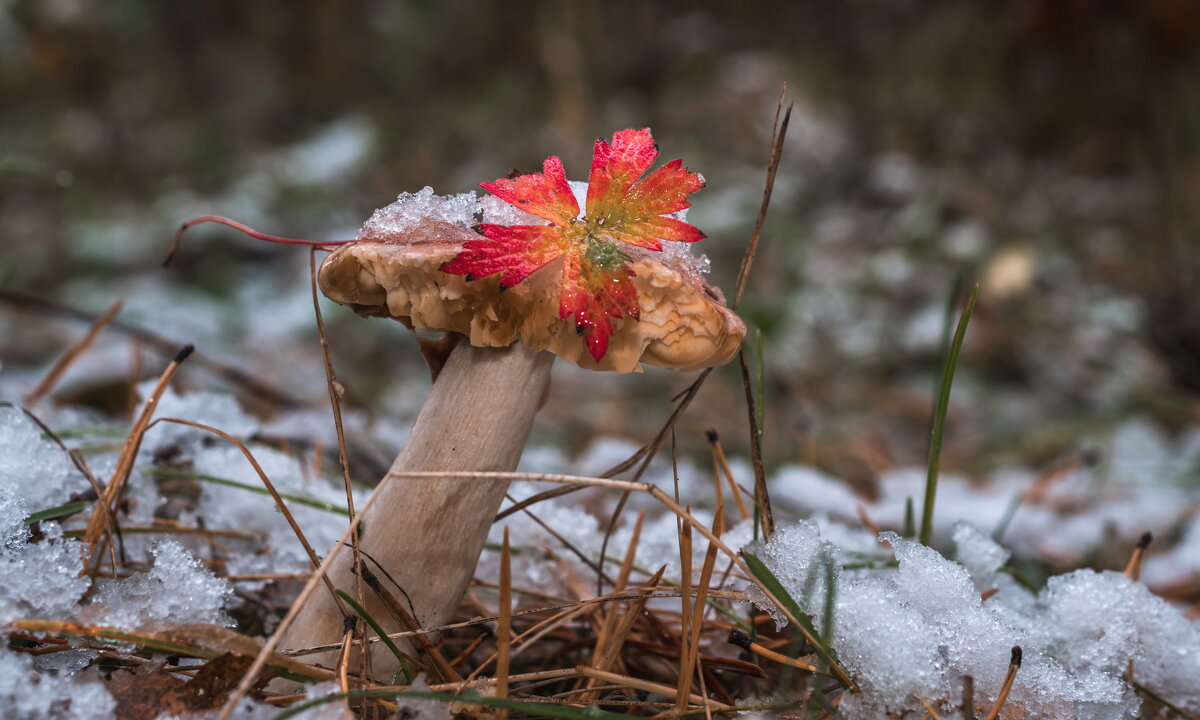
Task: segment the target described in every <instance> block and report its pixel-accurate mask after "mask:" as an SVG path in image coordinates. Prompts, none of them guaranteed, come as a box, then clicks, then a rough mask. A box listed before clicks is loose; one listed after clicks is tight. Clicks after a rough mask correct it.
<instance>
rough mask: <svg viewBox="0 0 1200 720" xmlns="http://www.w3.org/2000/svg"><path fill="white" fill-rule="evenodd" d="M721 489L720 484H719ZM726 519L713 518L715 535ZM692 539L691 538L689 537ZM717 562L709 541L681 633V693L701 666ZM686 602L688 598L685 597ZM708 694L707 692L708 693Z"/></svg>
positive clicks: (715, 553)
mask: <svg viewBox="0 0 1200 720" xmlns="http://www.w3.org/2000/svg"><path fill="white" fill-rule="evenodd" d="M718 491H719V486H718ZM724 524H725V522H724V520H723V519H722V517H721V515H720V514H717V515H716V516H715V517H714V518H713V535H715V536H716V537H720V536H721V533H722V532H723V531H724ZM689 540H690V538H689ZM716 562H717V547H716V545H714V544H713V543H712V541H709V543H708V549H707V550H706V551H705V553H704V564H703V565H702V566H701V568H700V583H699V585H697V586H696V599H695V603H694V604H693V606H692V609H691V612H690V613H689V622H690V627H688V626H687V625H685V626H684V628H683V631H682V632H681V633H680V634H681V635H682V636H685V637H686V638H687V640H686V643H685V644H684V647H685V648H687V652H686V653H684V657H683V658H681V660H682V662H681V663H680V668H679V687H680V688H681V694H682V693H686V692H689V691H690V690H691V682H692V677H693V675H695V674H696V673H697V669H698V667H699V656H700V632H701V631H702V630H703V629H704V610H705V607H706V606H705V603H706V602H707V601H708V586H709V583H710V582H711V581H712V574H713V568H714V566H715V565H716ZM684 602H685V603H686V602H687V600H686V598H685V599H684ZM700 682H701V683H703V682H704V676H703V674H702V673H701V674H700ZM706 694H707V693H706ZM676 707H678V698H676Z"/></svg>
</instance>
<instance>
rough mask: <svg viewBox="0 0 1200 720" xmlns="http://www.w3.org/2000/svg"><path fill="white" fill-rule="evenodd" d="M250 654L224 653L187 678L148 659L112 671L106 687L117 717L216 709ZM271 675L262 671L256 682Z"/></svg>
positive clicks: (127, 719)
mask: <svg viewBox="0 0 1200 720" xmlns="http://www.w3.org/2000/svg"><path fill="white" fill-rule="evenodd" d="M252 662H253V658H249V657H246V656H244V655H234V654H233V653H225V654H224V655H221V656H220V657H217V658H215V659H213V660H211V661H209V662H208V663H207V664H205V666H204V667H202V668H201V669H200V670H199V671H197V673H196V675H195V677H193V678H192V679H191V680H190V681H185V680H182V679H180V678H178V677H176V676H174V675H171V674H170V673H171V669H169V668H168V667H167V666H166V664H165V663H162V662H157V663H147V664H145V665H143V666H141V667H140V668H138V669H137V670H135V671H134V672H132V673H121V674H117V675H114V676H113V678H112V680H111V681H109V683H108V691H109V692H110V693H111V694H112V696H113V698H114V699H115V700H116V701H117V711H116V717H117V720H144V718H152V717H158V716H159V715H162V714H170V715H181V714H183V713H187V712H192V711H200V710H215V709H217V708H219V707H221V705H222V704H223V703H224V702H225V699H226V698H227V697H228V695H229V693H230V691H232V690H233V689H234V688H235V687H237V684H238V682H239V681H240V680H241V678H242V675H243V674H245V672H246V670H247V669H249V667H250V664H251V663H252ZM271 677H272V675H271V673H270V672H268V671H264V672H263V673H262V674H261V675H260V676H259V678H258V681H257V682H256V683H255V689H261V688H262V687H263V686H264V685H266V684H267V682H269V681H270V679H271Z"/></svg>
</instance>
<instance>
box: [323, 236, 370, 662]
mask: <svg viewBox="0 0 1200 720" xmlns="http://www.w3.org/2000/svg"><path fill="white" fill-rule="evenodd" d="M308 273H309V287H310V290H311V292H312V305H313V317H314V318H315V319H316V323H317V337H318V338H319V339H320V342H321V360H322V362H323V365H324V368H325V387H326V388H327V390H328V392H329V408H330V410H331V411H332V413H333V427H334V431H335V432H336V433H337V445H338V463H339V464H340V465H341V467H342V483H343V485H345V488H346V513H347V515H348V516H349V518H350V519H351V520H353V519H354V491H353V489H352V488H351V486H350V457H349V454H348V453H347V452H346V433H345V429H344V428H343V425H342V401H341V396H342V392H343V389H342V385H341V383H339V382H338V380H337V375H336V374H335V373H334V372H333V361H332V360H331V359H330V357H329V341H328V339H327V338H326V337H325V319H324V318H323V317H322V316H321V303H320V299H319V297H318V295H317V248H316V247H315V246H314V247H312V248H310V249H309V252H308ZM313 449H314V458H313V460H314V465H315V472H316V473H317V475H318V477H319V476H320V472H321V457H322V456H321V452H320V446H319V444H316V443H314V447H313ZM350 549H351V550H352V551H353V553H354V593H355V599H356V600H357V601H358V604H359V605H361V606H363V607H365V606H366V598H365V597H364V594H365V593H364V591H363V579H362V573H361V570H362V553H361V552H360V548H359V538H358V530H355V531H354V532H352V533H351V534H350ZM314 565H315V563H314ZM338 606H339V607H341V606H342V605H341V603H338ZM359 632H360V636H361V640H362V641H361V642H360V644H359V649H360V651H361V652H359V674H360V675H362V677H371V653H369V652H367V647H366V636H367V629H366V626H365V623H364V625H363V627H362V628H361V629H360V631H359Z"/></svg>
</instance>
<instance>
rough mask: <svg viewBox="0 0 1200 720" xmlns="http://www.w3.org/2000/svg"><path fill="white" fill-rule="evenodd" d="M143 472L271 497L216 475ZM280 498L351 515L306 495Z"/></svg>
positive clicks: (254, 487)
mask: <svg viewBox="0 0 1200 720" xmlns="http://www.w3.org/2000/svg"><path fill="white" fill-rule="evenodd" d="M142 472H144V473H146V474H147V475H151V476H153V477H155V478H157V479H160V480H199V481H201V482H207V483H212V484H214V485H224V486H225V487H231V488H237V489H239V490H245V491H247V492H252V493H258V494H259V495H266V496H267V497H270V496H271V493H269V492H267V489H266V488H264V487H260V486H258V485H251V484H250V483H244V482H239V481H237V480H230V479H229V478H223V477H217V476H215V475H205V474H203V473H197V472H192V471H190V470H169V469H166V468H149V469H147V470H143V471H142ZM279 497H281V498H283V499H284V500H289V501H291V502H294V503H296V504H298V505H307V506H308V507H311V508H316V509H318V510H324V511H325V512H330V513H336V514H338V515H349V513H347V512H346V508H344V507H341V506H339V505H334V504H333V503H327V502H324V501H322V500H315V499H313V498H310V497H305V496H304V495H292V494H290V493H279Z"/></svg>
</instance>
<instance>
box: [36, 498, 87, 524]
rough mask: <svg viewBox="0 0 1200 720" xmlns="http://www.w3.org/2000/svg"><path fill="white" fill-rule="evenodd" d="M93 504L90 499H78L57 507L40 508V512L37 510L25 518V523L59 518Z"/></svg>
mask: <svg viewBox="0 0 1200 720" xmlns="http://www.w3.org/2000/svg"><path fill="white" fill-rule="evenodd" d="M91 504H92V503H91V501H90V500H77V501H76V502H70V503H67V504H66V505H59V506H57V507H52V508H46V509H45V510H39V511H38V512H35V513H34V514H32V515H30V516H29V517H27V518H25V524H26V525H32V524H34V523H37V522H41V521H43V520H57V519H58V518H60V517H66V516H68V515H74V514H75V513H77V512H82V511H83V510H84V509H85V508H87V506H88V505H91Z"/></svg>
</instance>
